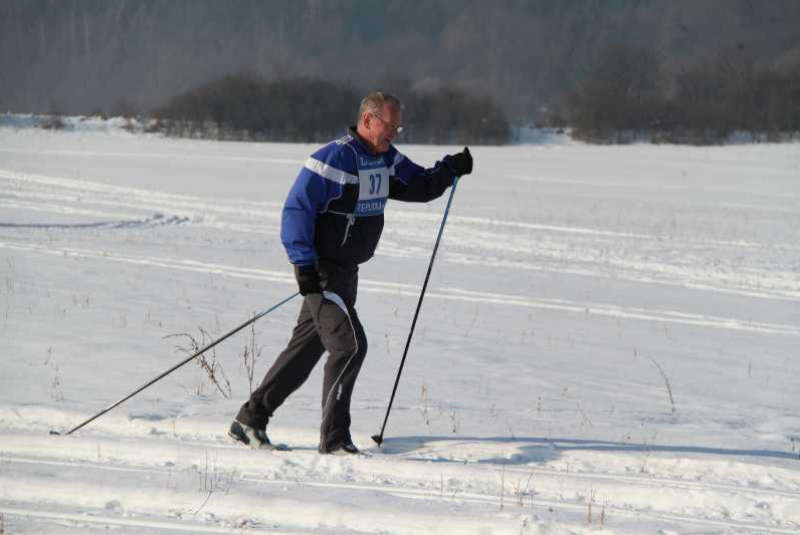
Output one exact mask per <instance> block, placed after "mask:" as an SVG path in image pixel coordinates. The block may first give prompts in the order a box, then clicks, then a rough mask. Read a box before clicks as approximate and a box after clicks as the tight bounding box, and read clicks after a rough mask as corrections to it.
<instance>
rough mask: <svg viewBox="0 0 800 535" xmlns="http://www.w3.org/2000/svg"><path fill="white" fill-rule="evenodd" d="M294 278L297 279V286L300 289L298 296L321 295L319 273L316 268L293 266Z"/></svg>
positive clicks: (312, 266) (311, 266)
mask: <svg viewBox="0 0 800 535" xmlns="http://www.w3.org/2000/svg"><path fill="white" fill-rule="evenodd" d="M294 277H295V278H296V279H297V286H298V287H299V288H300V295H308V294H318V293H322V288H321V287H320V285H319V273H318V272H317V268H316V266H314V265H313V264H311V265H309V266H294Z"/></svg>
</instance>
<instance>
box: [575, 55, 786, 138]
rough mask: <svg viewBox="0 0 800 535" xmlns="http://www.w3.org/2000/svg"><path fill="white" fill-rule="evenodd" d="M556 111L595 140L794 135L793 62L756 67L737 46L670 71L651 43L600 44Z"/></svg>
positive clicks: (577, 130)
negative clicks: (646, 45)
mask: <svg viewBox="0 0 800 535" xmlns="http://www.w3.org/2000/svg"><path fill="white" fill-rule="evenodd" d="M563 112H564V115H565V116H566V121H567V122H568V123H569V124H570V125H571V126H572V127H573V128H574V130H573V135H574V137H577V138H579V139H583V140H587V141H591V142H599V143H619V142H628V141H633V140H643V141H655V142H671V143H694V144H708V143H718V142H721V141H724V140H725V139H727V138H729V136H730V135H731V134H732V133H734V132H744V133H748V134H751V136H752V137H753V138H755V139H764V140H770V141H775V140H781V139H786V138H793V137H798V136H800V62H794V64H793V65H790V66H789V67H788V68H784V69H778V68H775V67H771V66H759V65H757V63H756V61H755V59H754V57H753V56H752V55H751V54H750V53H749V51H748V50H747V49H746V47H744V46H743V45H737V46H734V47H729V48H726V49H724V50H722V51H721V52H720V53H718V54H717V55H716V56H715V57H712V58H711V59H708V60H706V61H703V62H701V63H698V64H696V65H694V66H691V67H688V68H685V69H682V70H677V71H675V70H671V69H668V68H666V67H665V65H664V62H663V60H662V59H661V57H660V56H659V54H658V53H657V52H656V51H654V50H652V49H647V48H638V47H635V46H631V45H628V44H621V43H620V44H615V45H611V46H608V47H606V48H604V49H603V50H602V51H600V53H599V54H598V55H597V57H596V59H595V61H594V62H593V63H592V65H591V67H590V69H589V70H588V72H587V75H586V77H585V79H584V80H583V81H582V82H581V83H580V84H579V85H578V86H577V88H576V89H575V90H574V91H573V92H572V93H571V94H570V95H569V97H568V98H567V99H566V101H565V105H564V108H563Z"/></svg>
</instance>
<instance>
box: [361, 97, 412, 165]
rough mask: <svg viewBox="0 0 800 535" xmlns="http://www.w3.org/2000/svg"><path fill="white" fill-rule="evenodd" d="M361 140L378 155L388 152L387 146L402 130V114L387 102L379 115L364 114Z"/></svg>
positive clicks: (397, 108)
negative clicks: (399, 130)
mask: <svg viewBox="0 0 800 535" xmlns="http://www.w3.org/2000/svg"><path fill="white" fill-rule="evenodd" d="M365 115H366V117H365V118H364V121H363V122H364V133H363V136H362V137H363V138H364V140H365V141H366V142H367V143H368V144H369V146H370V147H369V148H370V149H371V150H372V151H373V152H376V153H378V154H382V153H384V152H386V151H388V150H389V146H390V145H391V144H392V142H393V141H394V139H395V138H396V137H397V133H398V129H401V128H402V126H401V125H402V124H403V112H402V111H400V108H399V107H397V106H396V105H395V104H393V103H390V102H387V103H385V104H384V105H383V109H381V111H380V113H369V112H368V113H366V114H365Z"/></svg>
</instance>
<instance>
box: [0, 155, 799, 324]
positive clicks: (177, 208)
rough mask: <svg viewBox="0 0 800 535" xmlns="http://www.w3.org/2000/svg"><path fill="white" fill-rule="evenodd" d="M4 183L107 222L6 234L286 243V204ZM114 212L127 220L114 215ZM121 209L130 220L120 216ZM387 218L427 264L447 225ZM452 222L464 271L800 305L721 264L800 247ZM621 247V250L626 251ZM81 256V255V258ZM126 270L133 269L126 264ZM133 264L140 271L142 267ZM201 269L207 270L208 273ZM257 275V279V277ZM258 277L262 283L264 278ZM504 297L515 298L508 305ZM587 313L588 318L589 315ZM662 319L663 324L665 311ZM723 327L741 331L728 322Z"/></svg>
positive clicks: (789, 292)
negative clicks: (176, 231)
mask: <svg viewBox="0 0 800 535" xmlns="http://www.w3.org/2000/svg"><path fill="white" fill-rule="evenodd" d="M0 181H5V182H6V183H7V187H4V188H2V190H0V191H2V193H0V208H16V209H23V210H29V211H33V212H40V213H49V214H56V215H60V216H64V215H67V216H90V217H93V218H98V219H104V220H102V221H95V222H91V223H85V222H81V223H47V222H39V221H37V222H34V223H9V222H3V221H0V229H1V228H9V227H16V228H40V229H63V230H69V229H74V230H81V229H87V230H88V229H97V230H102V229H131V230H134V229H139V228H146V227H152V226H161V225H185V224H189V225H191V226H193V227H196V228H200V229H202V228H211V229H217V230H224V231H234V232H237V233H252V234H257V235H258V234H260V235H269V236H273V237H274V236H276V235H277V229H278V225H279V221H280V204H278V203H257V202H250V201H244V200H239V199H236V200H232V201H223V200H215V201H213V202H210V201H209V200H208V199H205V198H201V197H196V196H190V195H178V194H169V193H162V192H157V191H152V190H143V189H138V188H131V187H122V186H113V185H105V184H100V183H96V182H87V181H80V180H73V179H66V178H58V177H45V176H40V175H30V174H25V173H18V172H14V171H8V170H2V169H0ZM112 208H113V209H116V210H117V211H115V210H111V209H112ZM120 209H124V210H125V211H118V210H120ZM153 210H157V213H156V214H155V215H153V214H152V212H153ZM164 214H173V215H169V216H167V215H164ZM387 217H391V218H394V219H396V220H398V221H396V222H395V223H397V224H390V225H387V227H388V228H387V231H386V232H385V236H384V244H383V246H382V247H381V248H380V250H379V254H381V255H387V256H392V257H402V258H409V257H411V258H413V257H424V256H426V255H428V254H429V253H428V252H427V251H426V250H421V249H420V248H419V247H418V246H417V242H418V236H419V232H420V228H424V227H428V226H431V225H433V224H435V222H436V221H437V220H438V216H435V215H428V214H419V213H413V212H403V211H398V212H395V213H391V214H389V215H388V216H387ZM109 219H114V220H109ZM452 222H453V223H454V224H453V225H451V226H452V227H454V228H452V229H448V252H447V260H448V261H449V262H452V263H456V264H465V265H469V264H477V265H484V266H490V267H493V268H507V269H513V270H516V271H520V270H522V271H530V272H538V273H562V274H570V275H579V276H587V277H597V278H609V279H612V280H627V281H634V282H638V283H644V284H656V285H666V286H673V287H678V288H690V289H697V290H704V291H711V292H715V293H722V294H730V295H739V296H745V297H759V298H765V299H775V300H781V301H800V280H798V278H797V277H796V274H795V273H794V272H791V271H787V272H781V271H780V270H775V269H774V267H772V266H767V268H768V269H765V268H761V267H758V266H742V267H739V268H738V269H735V270H733V269H731V268H730V267H727V266H725V265H724V264H723V265H720V261H719V259H718V257H720V256H722V257H723V258H724V257H725V256H736V255H737V252H736V251H737V250H738V249H740V248H751V249H757V250H763V251H764V252H765V253H766V252H767V251H775V250H778V251H789V252H795V251H800V247H798V246H796V245H789V244H774V243H753V242H747V241H726V240H716V239H695V238H682V239H677V240H676V241H665V240H664V239H663V238H662V237H658V236H652V235H647V234H641V233H627V232H614V231H607V230H600V229H587V228H579V227H565V226H556V225H541V224H532V223H525V222H519V221H504V220H498V219H488V218H478V217H469V216H457V215H454V216H452ZM518 231H521V232H518ZM628 240H634V241H639V242H646V244H647V246H646V249H652V251H653V252H652V255H651V254H648V255H647V256H642V257H640V258H636V257H635V256H634V255H633V254H631V253H630V252H624V251H625V246H624V245H625V242H626V241H628ZM618 241H619V242H620V243H617V242H618ZM5 244H6V246H9V247H13V246H16V247H17V248H18V249H19V248H20V247H22V245H21V244H18V243H17V244H14V243H10V242H5ZM708 249H714V250H715V251H716V254H715V255H714V256H713V257H712V258H713V262H712V261H709V260H708V259H707V258H708V256H709V255H708V253H707V250H708ZM38 250H41V249H38ZM676 250H683V251H686V250H688V251H694V250H696V251H698V254H697V255H696V256H689V253H684V257H683V258H678V259H675V260H672V261H670V262H666V261H665V258H663V257H672V256H674V251H676ZM701 253H702V256H701ZM71 254H75V255H80V254H81V253H80V252H79V251H73V252H71ZM85 254H87V255H88V256H94V253H93V252H91V251H86V252H85ZM104 254H108V252H105V253H104ZM109 256H114V255H109ZM187 260H188V259H187ZM117 261H126V260H122V257H117ZM127 261H130V262H135V260H134V259H128V260H127ZM141 262H143V263H153V264H154V265H162V266H166V265H172V266H174V265H176V264H177V263H181V262H182V260H180V259H169V258H164V259H156V258H148V259H142V260H141ZM190 263H191V262H190V261H187V262H186V264H190ZM194 269H200V267H199V265H198V266H195V268H194ZM212 269H214V270H216V272H219V273H226V274H234V272H235V271H236V270H226V268H225V267H224V266H217V267H214V268H212ZM255 271H257V270H253V272H255ZM253 275H254V276H255V274H254V273H253ZM234 276H236V275H234ZM239 276H241V274H240V275H239ZM270 276H271V275H270ZM376 285H379V283H373V284H372V287H373V288H372V289H373V290H375V289H376V288H375V286H376ZM387 286H389V285H387ZM462 297H463V296H462ZM498 298H500V299H505V296H498ZM514 304H519V303H518V302H515V303H514ZM538 306H542V305H541V304H540V305H538ZM545 306H553V304H552V303H551V304H549V305H545ZM556 306H557V305H556ZM572 306H573V304H566V307H567V308H565V309H564V310H571V308H569V307H572ZM576 306H580V305H576ZM582 308H583V309H584V310H586V309H587V307H585V306H584V307H582ZM611 314H612V315H617V314H622V316H623V317H625V312H624V311H614V312H612V313H611ZM655 314H656V315H657V316H658V315H659V314H658V312H657V311H656V312H655ZM646 316H648V314H642V313H641V311H639V310H634V311H633V312H632V315H631V316H629V317H642V318H644V317H646ZM660 316H663V317H669V316H674V314H672V313H671V312H669V311H667V312H666V313H665V314H661V315H660ZM692 321H694V320H692ZM700 321H701V322H702V321H703V320H702V319H701V320H700ZM718 323H719V322H715V321H713V320H712V321H710V322H708V324H709V325H716V324H718ZM723 323H736V322H735V321H734V320H730V321H729V320H724V321H723Z"/></svg>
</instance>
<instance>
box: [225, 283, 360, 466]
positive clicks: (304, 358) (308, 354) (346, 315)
mask: <svg viewBox="0 0 800 535" xmlns="http://www.w3.org/2000/svg"><path fill="white" fill-rule="evenodd" d="M337 275H338V276H336V277H330V279H329V280H328V281H327V284H326V286H325V287H326V290H325V292H323V293H322V294H309V295H307V296H306V297H305V299H304V300H303V306H302V308H301V310H300V316H299V318H298V319H297V325H296V326H295V328H294V332H293V334H292V339H291V340H290V341H289V344H288V345H287V347H286V349H284V350H283V352H282V353H281V354H280V355H279V356H278V359H277V360H276V361H275V364H273V365H272V368H270V370H269V371H268V372H267V374H266V376H265V377H264V380H263V381H262V383H261V386H259V387H258V389H256V390H254V391H253V393H252V394H251V395H250V399H249V400H248V401H247V403H245V404H244V405H243V406H242V408H241V409H240V410H239V414H238V415H237V417H236V419H237V420H239V421H240V422H241V423H243V424H246V425H249V426H251V427H254V428H257V429H263V428H265V427H266V425H267V422H268V421H269V418H270V417H271V416H272V414H273V413H274V412H275V410H277V409H278V407H280V406H281V404H283V402H284V401H285V400H286V398H288V397H289V395H290V394H291V393H292V392H294V391H295V390H297V389H298V388H299V387H300V386H301V385H302V384H303V383H304V382H305V380H306V379H308V376H309V375H310V374H311V370H312V369H313V368H314V366H315V365H316V364H317V362H318V361H319V359H320V357H321V356H322V354H323V353H324V352H325V351H326V350H327V351H328V360H327V362H326V363H325V375H324V380H323V387H322V425H321V427H320V446H319V447H320V450H321V451H327V450H331V449H335V448H336V447H338V446H341V445H342V444H345V443H347V442H350V440H351V439H350V399H351V397H352V394H353V387H354V386H355V382H356V378H357V377H358V373H359V371H361V365H362V363H363V362H364V356H365V355H366V353H367V339H366V336H365V335H364V328H363V327H362V326H361V322H360V321H359V319H358V314H357V313H356V311H355V308H354V305H355V294H356V292H355V287H356V284H357V278H356V274H355V272H351V273H348V274H346V275H348V276H344V277H343V276H342V274H341V273H337ZM336 290H338V292H337V291H336Z"/></svg>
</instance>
